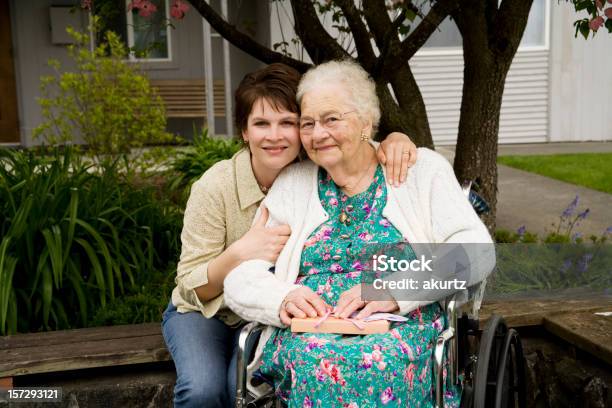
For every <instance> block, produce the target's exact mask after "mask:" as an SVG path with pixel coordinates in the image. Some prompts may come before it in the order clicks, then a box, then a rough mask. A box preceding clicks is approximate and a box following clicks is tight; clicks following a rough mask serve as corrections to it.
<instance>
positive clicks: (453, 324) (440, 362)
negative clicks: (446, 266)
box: [434, 295, 459, 408]
mask: <svg viewBox="0 0 612 408" xmlns="http://www.w3.org/2000/svg"><path fill="white" fill-rule="evenodd" d="M441 304H442V309H443V310H444V312H445V313H446V325H447V328H446V329H445V330H444V331H443V332H442V333H440V335H439V336H438V338H437V339H436V345H435V348H434V376H435V378H434V381H435V382H434V384H435V385H436V407H439V408H442V407H444V378H443V366H444V350H445V349H446V345H447V344H448V345H449V348H448V358H449V361H450V370H449V373H448V375H449V376H450V380H451V382H452V383H453V384H455V383H456V382H457V377H458V371H459V367H458V361H457V359H458V354H457V351H458V350H457V346H458V344H457V343H458V342H457V306H458V301H457V296H456V295H451V296H449V297H448V298H446V299H445V300H444V301H443V302H442V303H441Z"/></svg>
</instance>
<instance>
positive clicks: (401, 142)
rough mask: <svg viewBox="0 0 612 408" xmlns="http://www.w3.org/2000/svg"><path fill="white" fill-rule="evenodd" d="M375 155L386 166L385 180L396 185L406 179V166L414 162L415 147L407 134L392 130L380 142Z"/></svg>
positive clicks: (415, 155) (415, 156)
mask: <svg viewBox="0 0 612 408" xmlns="http://www.w3.org/2000/svg"><path fill="white" fill-rule="evenodd" d="M376 155H377V157H378V161H379V162H380V163H381V164H384V165H385V167H386V168H387V181H388V182H389V184H391V185H395V186H396V187H397V186H399V184H400V183H403V182H404V181H406V176H407V175H408V168H409V167H412V166H413V165H414V164H415V163H416V160H417V147H416V145H415V144H414V143H412V140H410V138H409V137H408V136H407V135H405V134H403V133H399V132H393V133H389V135H388V136H387V137H386V138H385V140H383V141H382V142H381V143H380V146H379V148H378V151H377V152H376Z"/></svg>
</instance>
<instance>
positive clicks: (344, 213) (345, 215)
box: [338, 161, 375, 226]
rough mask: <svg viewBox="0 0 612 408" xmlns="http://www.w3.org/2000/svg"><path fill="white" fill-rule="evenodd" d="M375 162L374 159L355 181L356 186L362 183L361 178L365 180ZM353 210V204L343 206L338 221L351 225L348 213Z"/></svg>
mask: <svg viewBox="0 0 612 408" xmlns="http://www.w3.org/2000/svg"><path fill="white" fill-rule="evenodd" d="M374 163H375V162H374V161H373V162H372V163H370V166H369V167H368V168H367V169H366V171H365V173H363V174H362V175H361V177H359V180H357V183H355V186H358V185H359V183H361V180H363V178H364V177H365V175H366V174H368V173H369V172H370V170H371V169H372V166H373V165H374ZM343 188H346V187H343ZM351 212H353V206H352V205H350V204H349V205H347V206H346V207H344V208H342V211H341V212H340V216H339V217H338V221H340V223H341V224H344V225H346V226H349V225H351V219H350V218H349V216H348V214H350V213H351Z"/></svg>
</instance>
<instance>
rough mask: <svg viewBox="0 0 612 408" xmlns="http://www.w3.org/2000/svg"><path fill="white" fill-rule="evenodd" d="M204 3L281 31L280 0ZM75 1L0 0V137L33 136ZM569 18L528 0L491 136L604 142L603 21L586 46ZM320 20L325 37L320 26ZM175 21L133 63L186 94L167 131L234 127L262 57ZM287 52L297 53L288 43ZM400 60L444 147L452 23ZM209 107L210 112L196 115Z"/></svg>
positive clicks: (608, 104) (608, 123) (450, 111)
mask: <svg viewBox="0 0 612 408" xmlns="http://www.w3.org/2000/svg"><path fill="white" fill-rule="evenodd" d="M116 1H117V2H118V3H120V4H121V3H125V4H127V3H128V2H129V1H128V0H116ZM157 1H158V2H159V3H164V4H165V7H166V10H165V12H166V15H167V13H168V10H167V8H168V3H169V0H157ZM211 3H212V4H213V6H214V7H216V8H217V9H219V10H224V9H225V8H226V9H227V13H228V15H229V16H230V20H231V21H233V22H234V23H235V24H239V25H240V26H241V29H243V30H246V31H248V32H250V33H251V34H253V35H254V36H255V38H256V39H257V40H258V41H259V42H261V43H263V44H267V45H272V44H277V43H280V42H282V41H286V40H287V36H288V35H289V38H290V37H291V36H292V32H291V30H290V28H291V26H292V16H291V8H290V6H289V5H288V4H287V3H288V2H287V0H283V1H275V2H269V1H268V0H253V1H248V2H245V1H235V0H214V1H212V2H211ZM74 4H75V1H74V0H73V1H70V0H28V1H27V2H25V1H18V0H0V92H1V93H0V95H1V99H0V143H11V144H22V145H25V146H29V145H32V144H34V143H35V141H34V140H32V130H33V129H34V128H35V127H36V126H37V125H38V124H39V123H40V120H41V113H40V108H39V107H38V104H37V102H36V97H37V96H38V94H39V78H40V76H41V75H45V74H48V73H49V68H48V67H47V64H46V62H47V60H48V59H49V58H56V59H59V60H60V61H62V62H63V63H67V62H68V61H67V60H66V52H65V50H64V47H63V45H64V44H65V43H66V41H67V40H66V38H65V35H64V34H63V33H64V30H65V27H66V25H68V24H69V23H72V24H73V25H80V26H81V27H86V26H87V19H88V16H87V13H83V12H79V13H69V10H71V9H72V10H73V9H74V7H73V6H74ZM160 8H163V7H160ZM579 17H583V16H578V15H577V14H576V13H575V12H574V10H573V7H572V6H571V4H568V3H565V2H561V3H558V2H557V1H554V0H534V2H533V6H532V10H531V14H530V17H529V21H528V24H527V29H526V31H525V34H524V37H523V40H522V43H521V47H520V48H519V50H518V52H517V54H516V56H515V59H514V61H513V64H512V67H511V68H510V72H509V74H508V77H507V81H506V89H505V92H504V98H503V104H502V110H501V119H500V138H499V140H500V143H540V142H561V141H564V142H567V141H587V140H594V141H605V140H612V93H611V92H610V90H611V89H612V71H610V69H609V67H610V66H612V36H610V35H609V34H608V33H607V32H605V29H603V28H602V29H601V30H600V33H599V34H598V35H597V36H596V37H595V38H590V39H589V40H588V41H585V40H584V39H583V38H582V37H579V38H575V37H574V27H573V21H574V20H576V19H577V18H579ZM131 18H134V17H133V16H131V15H130V13H127V14H126V16H125V18H124V19H123V21H122V22H121V24H122V25H121V27H123V29H124V30H125V33H124V35H125V36H126V39H127V40H128V42H131V44H130V45H132V44H133V43H134V42H135V41H138V33H137V32H134V28H133V27H134V26H133V25H132V24H130V19H131ZM324 24H325V25H326V27H328V29H329V30H330V31H332V32H333V30H334V29H333V28H332V25H333V24H332V22H331V21H324ZM174 26H175V28H174V29H172V28H170V27H166V28H165V29H164V30H162V31H160V32H159V33H157V38H158V40H160V41H161V42H162V43H164V44H165V48H163V51H161V54H159V53H158V54H156V55H151V56H150V57H149V58H148V59H147V60H139V61H138V62H139V63H140V65H141V66H142V67H143V69H144V70H146V71H147V73H148V75H149V76H150V78H151V79H152V80H153V81H154V82H155V83H157V84H159V86H160V89H162V96H164V95H163V92H166V94H167V95H170V96H172V95H174V96H176V95H177V94H178V95H181V97H182V98H191V99H190V100H188V101H186V100H184V99H180V98H179V102H177V103H175V104H174V105H173V106H170V107H169V109H168V111H169V125H168V126H169V130H171V131H174V132H178V133H181V134H183V135H187V136H188V135H189V134H191V133H192V132H193V130H194V128H195V129H198V128H199V127H201V126H203V125H204V124H206V123H212V126H209V127H211V128H214V132H213V133H215V134H228V133H229V134H233V133H234V130H233V125H232V120H231V114H230V113H231V112H232V97H233V91H234V90H235V88H236V86H237V84H238V82H239V81H240V79H241V78H242V77H243V76H244V74H245V73H247V72H249V71H252V70H254V69H256V68H258V67H260V66H261V63H260V62H258V61H257V60H255V59H253V58H252V57H250V56H249V55H247V54H246V53H244V52H242V51H240V50H238V49H236V48H235V47H233V46H231V45H229V44H227V42H225V41H224V40H223V39H222V38H221V37H220V36H219V35H218V34H215V33H214V32H212V30H211V29H210V27H209V26H208V24H207V23H206V22H205V21H203V19H202V18H201V17H200V16H199V15H198V13H197V12H193V11H192V12H188V13H187V14H186V16H185V19H184V20H182V21H181V22H180V23H177V24H174ZM11 45H12V50H13V52H11ZM287 51H288V52H290V53H292V54H293V55H294V56H298V55H302V51H301V50H299V49H297V48H295V47H294V44H292V43H291V42H289V44H288V48H287ZM410 65H411V68H412V70H413V72H414V75H415V78H416V80H417V83H418V84H419V86H420V88H421V92H422V94H423V98H424V100H425V104H426V108H427V112H428V115H429V123H430V126H431V129H432V134H433V138H434V142H435V143H436V144H438V145H445V144H454V143H455V140H456V137H457V128H458V121H459V107H460V102H461V89H462V80H463V79H462V75H463V58H462V51H461V36H460V35H459V33H458V31H457V28H456V27H455V25H454V23H453V22H452V21H450V20H449V19H447V20H446V21H445V22H444V23H443V24H442V25H441V26H440V29H439V31H438V32H436V33H435V34H434V35H433V36H432V37H431V38H430V39H429V41H428V42H427V44H426V45H425V47H423V48H422V49H421V50H420V51H419V52H418V53H417V54H416V55H415V56H414V57H413V58H412V59H411V61H410ZM164 87H165V88H164ZM206 89H213V92H211V93H208V92H205V90H206ZM165 100H167V101H172V97H169V98H165ZM175 102H176V98H175ZM211 105H214V109H210V110H207V109H206V106H211Z"/></svg>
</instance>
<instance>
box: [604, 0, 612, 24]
mask: <svg viewBox="0 0 612 408" xmlns="http://www.w3.org/2000/svg"><path fill="white" fill-rule="evenodd" d="M611 2H612V1H611ZM604 14H605V15H606V17H608V18H609V19H611V20H612V7H608V8H607V9H606V10H605V11H604Z"/></svg>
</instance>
